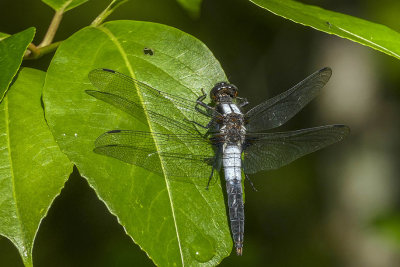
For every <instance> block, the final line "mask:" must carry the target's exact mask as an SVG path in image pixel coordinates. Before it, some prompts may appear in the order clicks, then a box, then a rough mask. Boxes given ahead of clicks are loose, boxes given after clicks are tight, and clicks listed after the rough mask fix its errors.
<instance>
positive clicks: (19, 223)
mask: <svg viewBox="0 0 400 267" xmlns="http://www.w3.org/2000/svg"><path fill="white" fill-rule="evenodd" d="M44 79H45V73H44V72H42V71H38V70H34V69H26V68H25V69H23V70H22V71H21V72H20V73H19V75H18V78H17V80H16V82H15V83H14V84H13V86H11V89H10V91H9V93H8V94H7V96H6V97H5V98H4V100H3V102H2V103H1V104H0V131H1V138H0V144H1V147H2V149H1V153H0V169H1V171H0V234H1V235H4V236H5V237H7V238H9V239H10V240H11V241H12V242H13V243H14V244H15V246H16V247H17V249H18V251H19V253H20V254H21V256H22V259H23V261H24V263H25V265H26V266H32V246H33V240H34V237H35V235H36V232H37V230H38V227H39V223H40V221H41V220H42V219H43V217H44V216H45V215H46V213H47V211H48V209H49V207H50V205H51V203H52V201H53V200H54V198H55V197H56V196H57V195H58V194H59V193H60V190H61V188H62V187H63V185H64V182H65V181H66V179H67V178H68V176H69V174H70V173H71V172H72V165H71V163H70V161H69V160H68V158H67V157H66V156H65V155H64V154H62V153H61V151H60V149H59V147H58V146H57V144H56V142H55V141H54V138H53V136H52V134H51V132H50V131H49V129H48V127H47V125H46V121H45V119H44V113H43V109H42V105H41V92H42V87H43V83H44Z"/></svg>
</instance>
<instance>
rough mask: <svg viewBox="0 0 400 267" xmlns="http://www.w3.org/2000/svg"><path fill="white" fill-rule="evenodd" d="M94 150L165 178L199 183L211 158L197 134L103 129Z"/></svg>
mask: <svg viewBox="0 0 400 267" xmlns="http://www.w3.org/2000/svg"><path fill="white" fill-rule="evenodd" d="M155 139H156V140H157V145H156V143H155V141H154V140H155ZM94 151H95V152H96V153H98V154H102V155H107V156H110V157H113V158H116V159H119V160H121V161H124V162H127V163H129V164H133V165H137V166H140V167H142V168H144V169H147V170H149V171H152V172H156V173H159V174H162V175H166V176H167V177H168V178H173V179H175V180H181V181H184V182H192V183H195V184H199V185H202V186H206V185H207V180H208V178H209V176H210V174H211V170H212V166H213V164H214V158H215V156H214V151H213V148H212V146H211V143H210V142H208V140H207V139H203V138H202V137H201V136H194V135H189V134H187V135H185V134H182V135H173V134H161V133H149V132H141V131H130V130H113V131H109V132H106V133H104V134H103V135H101V136H100V137H98V138H97V140H96V142H95V149H94ZM215 177H216V176H215ZM176 178H178V179H176Z"/></svg>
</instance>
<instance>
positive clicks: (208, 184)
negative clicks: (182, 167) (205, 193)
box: [206, 166, 215, 190]
mask: <svg viewBox="0 0 400 267" xmlns="http://www.w3.org/2000/svg"><path fill="white" fill-rule="evenodd" d="M214 169H215V168H214V166H213V167H212V170H211V174H210V178H208V182H207V186H206V190H208V187H209V186H210V182H211V179H212V177H213V176H214Z"/></svg>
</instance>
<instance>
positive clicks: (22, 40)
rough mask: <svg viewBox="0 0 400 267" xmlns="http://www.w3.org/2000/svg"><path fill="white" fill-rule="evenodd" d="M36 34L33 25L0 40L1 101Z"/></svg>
mask: <svg viewBox="0 0 400 267" xmlns="http://www.w3.org/2000/svg"><path fill="white" fill-rule="evenodd" d="M34 35H35V28H32V27H31V28H28V29H26V30H25V31H22V32H20V33H17V34H14V35H12V36H10V37H8V38H5V39H3V40H1V41H0V55H1V56H0V70H1V72H0V101H1V100H2V99H3V97H4V95H5V94H6V92H7V89H8V86H9V85H10V83H11V81H12V79H13V78H14V76H15V74H16V73H17V71H18V69H19V66H20V65H21V63H22V58H23V57H24V53H25V51H26V48H27V47H28V45H29V44H30V43H31V42H32V39H33V36H34Z"/></svg>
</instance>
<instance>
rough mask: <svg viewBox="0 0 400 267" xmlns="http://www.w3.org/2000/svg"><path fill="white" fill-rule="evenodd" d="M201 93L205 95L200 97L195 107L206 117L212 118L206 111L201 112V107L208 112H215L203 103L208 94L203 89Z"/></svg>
mask: <svg viewBox="0 0 400 267" xmlns="http://www.w3.org/2000/svg"><path fill="white" fill-rule="evenodd" d="M201 91H202V92H203V94H202V95H201V96H199V97H198V98H197V100H196V106H195V107H194V108H195V109H196V110H197V111H198V112H200V113H202V114H204V115H206V116H210V115H209V114H208V113H207V112H205V111H204V110H201V109H200V108H199V106H202V107H203V108H205V109H207V110H215V109H214V108H213V107H210V106H209V105H207V104H206V103H204V102H203V100H204V99H206V97H207V94H206V92H204V89H201Z"/></svg>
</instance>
